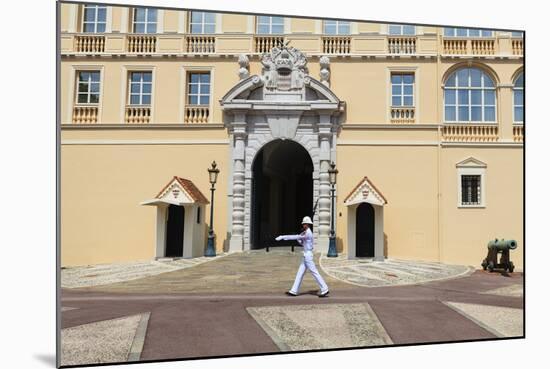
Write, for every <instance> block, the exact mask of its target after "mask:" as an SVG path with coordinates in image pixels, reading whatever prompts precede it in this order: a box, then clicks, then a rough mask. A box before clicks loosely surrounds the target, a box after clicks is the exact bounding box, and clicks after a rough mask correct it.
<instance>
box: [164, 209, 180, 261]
mask: <svg viewBox="0 0 550 369" xmlns="http://www.w3.org/2000/svg"><path fill="white" fill-rule="evenodd" d="M167 215H168V219H167V220H166V256H167V257H182V256H183V232H184V219H185V208H184V207H183V206H178V205H170V206H169V207H168V214H167Z"/></svg>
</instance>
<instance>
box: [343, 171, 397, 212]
mask: <svg viewBox="0 0 550 369" xmlns="http://www.w3.org/2000/svg"><path fill="white" fill-rule="evenodd" d="M362 202H367V203H369V204H373V205H379V206H383V205H385V204H387V203H388V201H387V200H386V198H385V197H384V195H382V193H381V192H380V191H379V190H378V189H377V188H376V187H375V186H374V184H373V183H372V182H371V181H370V180H369V179H368V178H367V177H364V178H363V179H362V180H361V181H359V183H358V184H357V186H355V188H354V189H353V190H352V191H351V192H350V194H349V195H348V196H347V197H346V199H345V200H344V204H346V205H347V206H350V205H356V204H360V203H362Z"/></svg>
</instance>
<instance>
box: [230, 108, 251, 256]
mask: <svg viewBox="0 0 550 369" xmlns="http://www.w3.org/2000/svg"><path fill="white" fill-rule="evenodd" d="M234 117H235V118H234V122H233V138H234V147H233V158H232V160H233V212H232V216H231V219H232V225H231V240H230V241H229V251H230V252H231V251H242V250H243V239H244V190H245V186H244V170H245V163H244V160H245V155H244V147H245V142H244V141H245V139H246V135H247V134H246V114H245V113H235V115H234Z"/></svg>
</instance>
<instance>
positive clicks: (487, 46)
mask: <svg viewBox="0 0 550 369" xmlns="http://www.w3.org/2000/svg"><path fill="white" fill-rule="evenodd" d="M470 44H471V49H472V54H474V55H494V54H495V40H488V39H479V40H477V39H475V40H474V39H472V40H470Z"/></svg>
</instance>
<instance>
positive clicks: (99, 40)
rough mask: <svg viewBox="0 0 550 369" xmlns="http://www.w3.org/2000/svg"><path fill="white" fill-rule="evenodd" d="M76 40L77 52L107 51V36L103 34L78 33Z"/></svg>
mask: <svg viewBox="0 0 550 369" xmlns="http://www.w3.org/2000/svg"><path fill="white" fill-rule="evenodd" d="M74 42H75V45H74V48H75V51H76V52H77V53H102V52H105V36H103V35H76V36H75V38H74Z"/></svg>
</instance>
